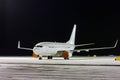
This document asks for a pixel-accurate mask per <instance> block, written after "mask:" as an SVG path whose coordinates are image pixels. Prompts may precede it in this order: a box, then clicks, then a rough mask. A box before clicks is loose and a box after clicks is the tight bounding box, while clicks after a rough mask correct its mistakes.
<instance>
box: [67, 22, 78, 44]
mask: <svg viewBox="0 0 120 80" xmlns="http://www.w3.org/2000/svg"><path fill="white" fill-rule="evenodd" d="M75 34H76V24H74V27H73V30H72V33H71V36H70V39H69V40H68V41H67V43H69V44H75Z"/></svg>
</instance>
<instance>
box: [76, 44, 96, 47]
mask: <svg viewBox="0 0 120 80" xmlns="http://www.w3.org/2000/svg"><path fill="white" fill-rule="evenodd" d="M93 44H95V43H88V44H80V45H75V47H80V46H87V45H93Z"/></svg>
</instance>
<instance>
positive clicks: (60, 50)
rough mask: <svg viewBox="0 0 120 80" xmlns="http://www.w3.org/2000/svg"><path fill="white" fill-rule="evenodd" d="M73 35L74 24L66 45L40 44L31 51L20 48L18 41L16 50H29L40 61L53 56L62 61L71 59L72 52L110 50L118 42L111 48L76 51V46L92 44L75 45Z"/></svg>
mask: <svg viewBox="0 0 120 80" xmlns="http://www.w3.org/2000/svg"><path fill="white" fill-rule="evenodd" d="M75 34H76V24H74V27H73V30H72V33H71V36H70V39H69V40H68V41H67V42H66V43H60V42H40V43H38V44H36V45H35V46H34V48H33V49H30V48H24V47H20V41H18V49H24V50H31V51H33V57H34V58H39V59H40V60H41V59H42V57H43V56H47V57H48V59H52V57H53V56H62V57H63V58H64V59H69V58H70V57H72V53H73V52H80V51H87V52H88V51H90V50H101V49H112V48H115V47H116V45H117V43H118V40H117V41H116V43H115V45H114V46H113V47H101V48H88V49H77V50H75V47H78V46H86V45H93V44H94V43H89V44H80V45H75Z"/></svg>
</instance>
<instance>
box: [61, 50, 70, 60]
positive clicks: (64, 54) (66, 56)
mask: <svg viewBox="0 0 120 80" xmlns="http://www.w3.org/2000/svg"><path fill="white" fill-rule="evenodd" d="M62 57H63V58H64V59H69V53H68V52H67V51H63V53H62Z"/></svg>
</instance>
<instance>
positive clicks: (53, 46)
mask: <svg viewBox="0 0 120 80" xmlns="http://www.w3.org/2000/svg"><path fill="white" fill-rule="evenodd" d="M74 48H75V45H73V44H68V43H58V42H40V43H38V44H36V45H35V46H34V48H33V52H34V53H36V54H38V55H42V56H49V55H55V54H56V53H58V51H70V50H74Z"/></svg>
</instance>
